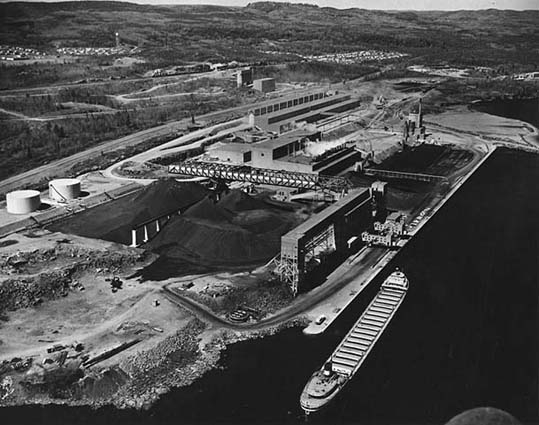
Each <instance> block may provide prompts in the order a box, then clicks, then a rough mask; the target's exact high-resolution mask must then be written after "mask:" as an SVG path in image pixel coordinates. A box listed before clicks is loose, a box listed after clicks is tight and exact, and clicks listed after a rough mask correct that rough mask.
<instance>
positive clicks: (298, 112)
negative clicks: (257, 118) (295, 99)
mask: <svg viewBox="0 0 539 425" xmlns="http://www.w3.org/2000/svg"><path fill="white" fill-rule="evenodd" d="M344 100H345V99H343V98H337V99H330V100H326V101H325V102H323V103H319V104H318V105H314V106H313V105H309V106H306V107H304V108H301V109H296V110H295V111H290V112H285V113H284V114H281V115H277V116H274V117H270V118H268V124H275V123H277V122H280V121H285V120H289V119H291V118H294V117H297V116H300V115H303V114H307V113H309V112H311V111H316V110H319V109H322V108H327V107H328V106H331V105H335V104H336V103H340V102H342V101H344Z"/></svg>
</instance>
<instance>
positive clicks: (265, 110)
mask: <svg viewBox="0 0 539 425" xmlns="http://www.w3.org/2000/svg"><path fill="white" fill-rule="evenodd" d="M324 97H327V95H326V94H325V93H315V94H311V95H307V96H303V97H298V98H296V99H293V100H289V101H287V102H280V103H275V104H274V105H269V106H264V107H263V108H257V109H255V117H258V116H259V115H266V114H271V113H272V112H277V111H282V110H283V109H286V108H291V107H293V106H298V105H303V104H304V103H309V102H313V101H315V100H318V99H322V98H324Z"/></svg>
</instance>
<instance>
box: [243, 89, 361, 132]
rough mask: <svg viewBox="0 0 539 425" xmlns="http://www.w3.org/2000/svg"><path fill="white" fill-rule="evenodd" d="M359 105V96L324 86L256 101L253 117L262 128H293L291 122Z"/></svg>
mask: <svg viewBox="0 0 539 425" xmlns="http://www.w3.org/2000/svg"><path fill="white" fill-rule="evenodd" d="M358 105H359V100H358V99H352V98H351V96H350V94H339V93H337V92H327V91H324V90H316V91H301V92H297V93H294V94H291V95H288V96H282V97H277V98H274V99H271V100H267V101H265V102H262V103H259V104H258V105H257V106H256V108H254V109H253V110H252V111H251V113H252V120H253V121H254V124H255V125H256V126H258V127H260V128H262V129H264V130H265V131H274V132H276V133H282V132H284V131H288V130H290V129H292V128H293V123H294V122H299V121H307V122H314V121H317V120H319V119H320V118H321V117H322V114H323V113H330V114H331V113H337V112H343V111H345V110H347V109H352V108H355V107H357V106H358Z"/></svg>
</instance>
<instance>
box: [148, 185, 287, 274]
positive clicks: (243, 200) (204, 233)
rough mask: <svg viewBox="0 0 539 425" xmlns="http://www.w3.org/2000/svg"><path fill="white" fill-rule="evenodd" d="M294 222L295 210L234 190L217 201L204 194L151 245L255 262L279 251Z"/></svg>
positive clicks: (199, 258) (200, 258)
mask: <svg viewBox="0 0 539 425" xmlns="http://www.w3.org/2000/svg"><path fill="white" fill-rule="evenodd" d="M295 224H296V218H295V216H294V214H293V213H290V212H283V211H279V210H277V209H273V208H272V207H270V206H269V205H267V204H266V203H265V202H263V201H261V200H258V199H256V198H253V197H251V196H249V195H247V194H245V193H243V192H241V191H239V190H232V191H231V192H229V193H228V194H226V195H225V196H223V197H222V198H221V200H220V201H219V202H217V203H215V202H214V201H213V200H211V199H210V198H205V199H203V200H201V201H199V202H198V203H196V204H195V205H193V206H192V207H190V208H188V209H187V211H186V212H185V214H183V215H181V216H178V217H174V218H173V219H172V220H171V222H170V223H169V224H168V225H167V226H165V228H164V229H163V230H162V231H161V232H160V233H159V234H158V235H157V236H156V237H155V238H154V239H153V240H151V241H150V242H149V244H148V245H149V248H150V249H152V250H153V251H156V252H159V253H160V254H163V255H165V256H167V257H170V258H182V259H184V260H187V261H189V262H193V263H200V264H205V265H245V264H254V263H258V262H262V261H266V260H269V259H270V258H271V257H273V256H274V255H275V254H277V252H278V251H279V248H280V237H281V235H283V234H284V233H286V232H287V231H288V230H290V229H291V228H292V227H293V226H294V225H295Z"/></svg>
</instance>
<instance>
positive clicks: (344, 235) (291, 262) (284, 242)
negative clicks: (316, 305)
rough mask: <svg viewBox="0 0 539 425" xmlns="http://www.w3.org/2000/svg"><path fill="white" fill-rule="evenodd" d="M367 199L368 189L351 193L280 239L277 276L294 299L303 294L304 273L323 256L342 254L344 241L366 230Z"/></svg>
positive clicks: (368, 221) (368, 224) (316, 264)
mask: <svg viewBox="0 0 539 425" xmlns="http://www.w3.org/2000/svg"><path fill="white" fill-rule="evenodd" d="M371 199H372V198H371V190H370V188H362V189H353V190H352V191H350V193H349V194H348V195H347V196H345V197H344V198H342V199H340V200H339V201H337V202H336V203H334V204H332V205H330V206H329V207H327V208H326V209H324V210H322V211H321V212H320V213H318V214H315V215H313V216H312V217H310V218H309V219H308V220H307V221H305V222H303V223H301V224H300V225H299V226H297V227H295V228H294V229H292V230H291V231H290V232H288V233H286V234H285V235H283V236H282V237H281V258H280V261H279V265H278V272H279V274H280V278H281V280H282V281H283V282H285V283H287V284H288V285H289V286H290V289H291V291H292V293H293V294H294V295H296V294H298V293H299V292H302V291H303V289H304V286H305V284H306V277H307V276H308V273H309V272H310V271H311V270H313V269H314V268H315V267H317V266H318V265H319V264H320V263H322V262H323V261H324V257H325V256H326V255H330V254H333V253H343V252H345V251H346V250H347V249H348V241H349V240H350V239H352V238H354V237H356V238H357V237H358V235H361V232H362V231H364V230H365V229H367V228H368V227H369V226H370V223H371V221H372V220H371V218H372V217H371V212H372V208H371V205H372V202H371Z"/></svg>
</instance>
